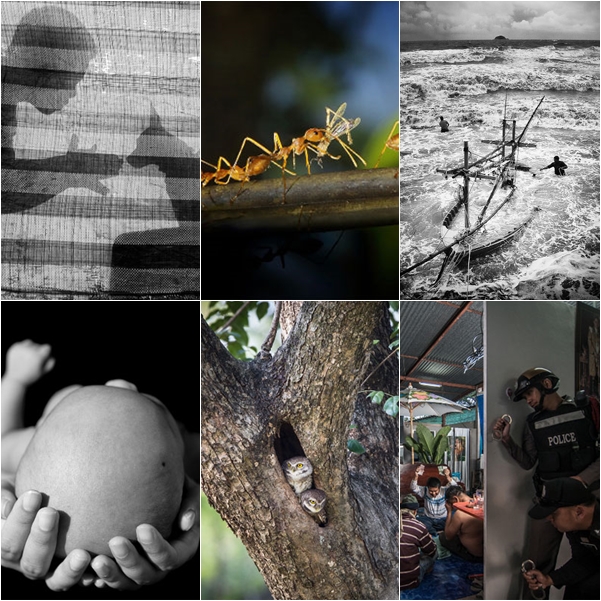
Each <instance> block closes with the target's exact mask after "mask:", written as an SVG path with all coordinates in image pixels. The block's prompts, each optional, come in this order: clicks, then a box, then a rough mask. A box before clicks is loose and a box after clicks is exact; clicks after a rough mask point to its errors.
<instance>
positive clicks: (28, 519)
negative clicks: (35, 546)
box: [2, 490, 42, 562]
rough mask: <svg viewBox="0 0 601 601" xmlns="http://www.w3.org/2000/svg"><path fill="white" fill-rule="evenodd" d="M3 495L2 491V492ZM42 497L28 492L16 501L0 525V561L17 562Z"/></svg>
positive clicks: (34, 492)
mask: <svg viewBox="0 0 601 601" xmlns="http://www.w3.org/2000/svg"><path fill="white" fill-rule="evenodd" d="M3 495H4V491H3ZM41 503H42V495H41V494H40V493H39V492H37V491H35V490H30V491H27V492H26V493H24V494H22V495H21V497H20V498H19V499H17V501H16V503H15V504H14V507H13V508H12V511H11V512H10V515H9V516H8V518H7V519H6V521H4V522H3V523H2V561H3V562H4V561H8V562H18V561H19V560H20V558H21V554H22V552H23V548H24V547H25V541H26V540H27V537H28V536H29V533H30V531H31V526H32V524H33V522H34V520H35V516H36V513H37V512H38V509H39V508H40V505H41Z"/></svg>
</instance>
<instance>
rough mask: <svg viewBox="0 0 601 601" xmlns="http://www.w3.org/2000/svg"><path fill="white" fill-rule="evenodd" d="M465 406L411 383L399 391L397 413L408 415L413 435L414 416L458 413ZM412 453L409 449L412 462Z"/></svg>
mask: <svg viewBox="0 0 601 601" xmlns="http://www.w3.org/2000/svg"><path fill="white" fill-rule="evenodd" d="M464 409H465V407H462V406H461V405H458V404H457V403H454V402H453V401H451V400H449V399H446V398H444V397H442V396H440V395H438V394H434V393H433V392H429V391H427V390H421V389H419V388H413V386H411V384H409V387H408V388H406V389H405V390H402V391H401V394H400V400H399V413H400V415H403V416H405V417H409V420H410V423H411V425H410V428H411V436H413V418H414V417H431V416H441V415H445V414H446V413H459V412H461V411H463V410H464ZM413 459H414V453H413V449H411V463H413Z"/></svg>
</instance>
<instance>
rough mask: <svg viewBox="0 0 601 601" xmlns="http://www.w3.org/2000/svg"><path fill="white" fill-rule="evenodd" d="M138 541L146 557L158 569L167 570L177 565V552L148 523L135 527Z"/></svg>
mask: <svg viewBox="0 0 601 601" xmlns="http://www.w3.org/2000/svg"><path fill="white" fill-rule="evenodd" d="M136 537H137V539H138V542H139V543H140V545H141V546H142V548H143V549H144V551H145V553H146V555H148V559H149V560H150V561H151V562H152V563H153V564H154V565H155V566H156V567H157V568H159V569H160V570H164V571H169V570H173V569H174V568H176V567H178V563H179V562H178V559H179V558H178V552H177V551H176V550H175V549H174V548H173V547H172V546H171V545H170V544H169V543H168V542H167V541H166V540H165V539H164V538H163V537H162V536H161V534H160V533H159V532H158V531H157V530H156V528H154V527H153V526H151V525H149V524H142V525H140V526H138V527H137V529H136Z"/></svg>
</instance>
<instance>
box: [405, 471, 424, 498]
mask: <svg viewBox="0 0 601 601" xmlns="http://www.w3.org/2000/svg"><path fill="white" fill-rule="evenodd" d="M409 488H410V489H411V492H414V493H416V494H418V495H419V496H420V497H425V496H426V495H425V491H426V487H425V486H419V485H418V483H417V475H416V477H415V478H413V480H411V484H410V485H409Z"/></svg>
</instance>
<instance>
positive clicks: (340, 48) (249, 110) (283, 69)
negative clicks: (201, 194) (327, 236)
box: [201, 2, 371, 162]
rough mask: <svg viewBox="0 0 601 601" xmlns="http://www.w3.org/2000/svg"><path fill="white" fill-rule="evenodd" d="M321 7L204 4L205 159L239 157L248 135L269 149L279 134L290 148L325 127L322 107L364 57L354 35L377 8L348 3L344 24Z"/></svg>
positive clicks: (310, 4) (316, 4)
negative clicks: (296, 140)
mask: <svg viewBox="0 0 601 601" xmlns="http://www.w3.org/2000/svg"><path fill="white" fill-rule="evenodd" d="M321 4H322V3H320V2H203V3H202V4H201V52H202V54H201V86H202V87H201V114H202V126H201V145H202V152H203V158H204V159H206V160H208V161H209V162H214V161H216V160H217V159H218V157H219V156H225V157H226V158H228V159H231V160H233V158H234V157H235V155H236V153H237V152H238V149H239V147H240V144H241V143H242V140H243V139H244V137H245V136H251V137H253V138H255V139H256V140H257V141H259V142H261V143H262V144H264V145H266V146H267V147H270V146H271V145H272V141H273V132H276V131H277V132H278V133H279V134H280V137H281V138H282V142H283V143H284V144H288V143H289V140H291V139H292V138H293V137H297V136H300V135H302V134H303V133H304V132H305V130H306V129H307V128H308V127H320V126H322V127H323V123H325V108H324V107H325V106H330V104H331V99H332V97H333V96H334V95H335V94H336V93H338V92H340V91H341V90H342V89H344V86H345V77H348V76H349V73H350V70H349V65H350V64H352V63H353V62H357V61H361V60H364V58H365V57H364V55H362V53H361V52H360V49H359V48H357V47H354V46H353V44H352V38H353V32H354V31H355V30H356V29H357V28H359V27H360V26H361V22H362V19H363V18H364V16H365V14H366V12H367V11H369V10H370V6H369V5H370V4H371V3H370V2H351V3H346V4H350V5H351V8H352V10H351V11H350V13H346V14H342V15H341V16H340V21H339V22H338V23H334V22H333V21H332V20H330V19H328V18H327V17H326V14H325V12H324V10H323V7H322V6H321ZM362 56H363V58H362ZM274 78H276V79H277V81H279V82H280V86H279V89H278V85H277V83H276V84H274V85H273V87H272V88H271V94H267V93H266V91H265V90H266V87H267V84H268V82H270V81H271V80H273V79H274ZM284 82H286V83H284ZM284 99H285V102H284ZM331 108H333V109H334V110H335V109H336V108H337V107H331ZM316 112H317V113H319V114H320V121H319V122H315V121H314V119H315V116H316ZM353 116H354V115H353ZM255 150H256V149H255Z"/></svg>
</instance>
